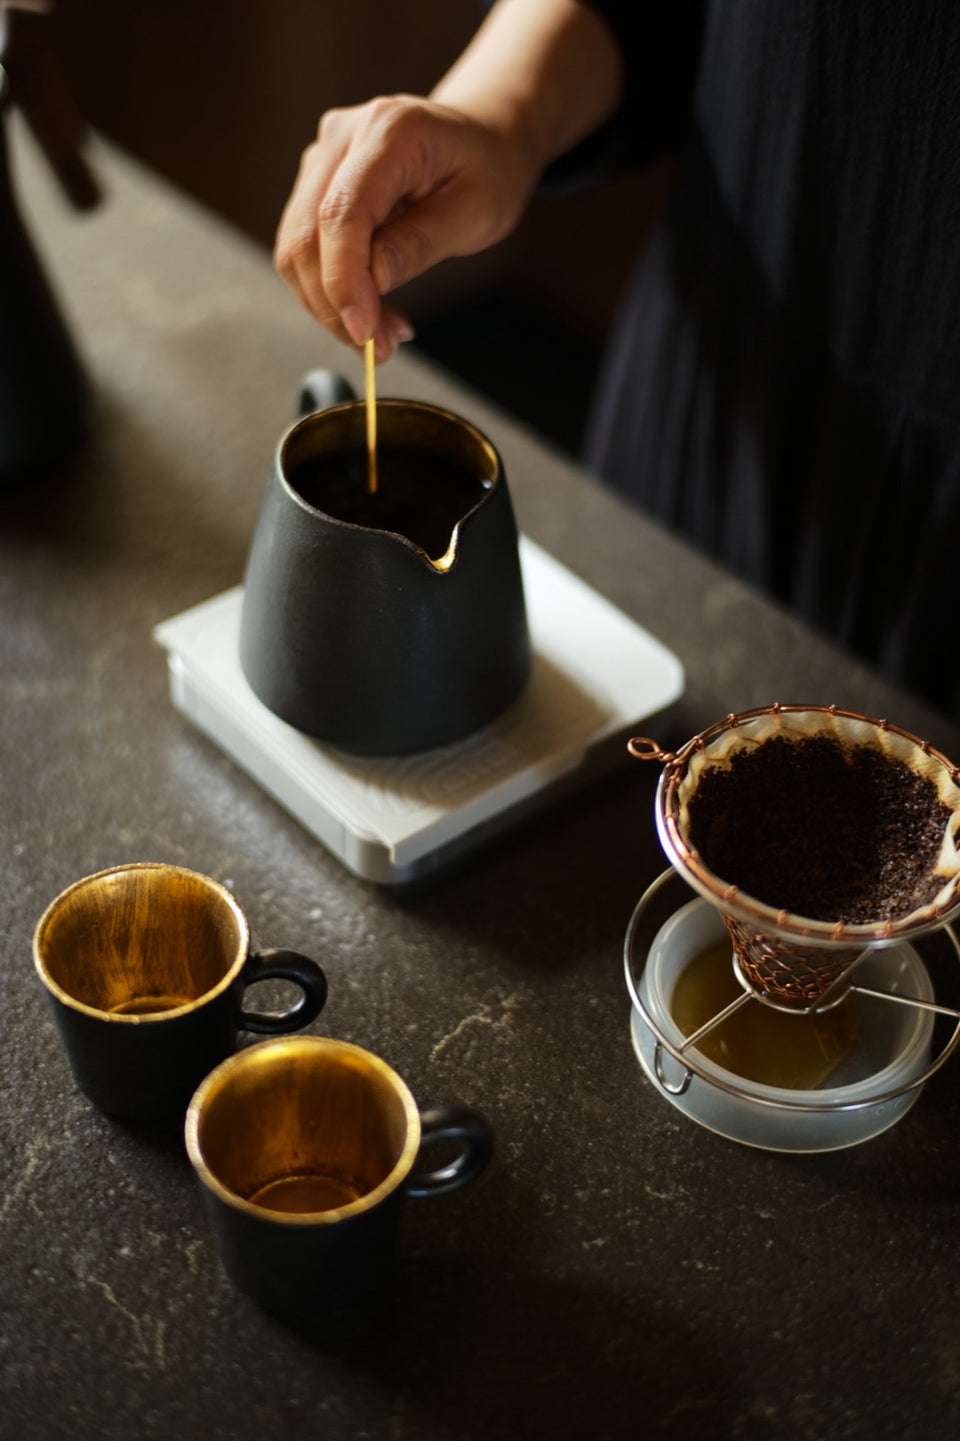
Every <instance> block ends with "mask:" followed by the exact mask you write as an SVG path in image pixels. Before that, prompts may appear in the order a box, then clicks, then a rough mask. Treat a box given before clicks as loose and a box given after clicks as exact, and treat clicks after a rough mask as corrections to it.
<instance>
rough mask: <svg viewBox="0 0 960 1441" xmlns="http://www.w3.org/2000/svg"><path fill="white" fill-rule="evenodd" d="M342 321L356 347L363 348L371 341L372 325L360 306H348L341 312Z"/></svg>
mask: <svg viewBox="0 0 960 1441" xmlns="http://www.w3.org/2000/svg"><path fill="white" fill-rule="evenodd" d="M340 320H341V322H342V324H343V328H344V330H345V331H346V332H347V334H348V335H349V337H350V339H351V340H352V341H353V343H354V345H360V346H362V345H363V344H364V342H365V341H367V340H369V339H370V325H369V323H368V321H367V320H366V319H365V317H364V314H363V312H362V310H361V309H360V307H359V305H348V306H347V307H346V309H345V310H342V311H341V312H340Z"/></svg>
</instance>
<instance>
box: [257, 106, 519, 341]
mask: <svg viewBox="0 0 960 1441" xmlns="http://www.w3.org/2000/svg"><path fill="white" fill-rule="evenodd" d="M536 179H537V165H536V163H535V160H534V158H533V157H532V156H528V155H526V154H525V153H524V148H523V146H522V144H521V143H520V142H519V141H518V139H517V138H516V137H515V136H513V137H511V136H510V135H509V134H507V133H506V132H505V131H503V130H500V129H498V128H497V127H495V126H494V125H492V124H489V123H484V122H482V121H481V120H478V119H476V118H473V117H471V116H470V115H468V114H466V113H464V112H463V111H461V110H458V109H455V108H453V107H451V106H447V105H441V104H438V103H436V102H434V101H431V100H426V99H422V98H420V97H418V96H413V95H395V96H390V97H382V98H380V99H376V100H371V101H369V102H367V103H366V104H364V105H356V106H351V107H350V108H348V109H337V110H329V111H327V113H326V114H325V115H324V116H323V118H322V120H321V122H320V126H319V130H318V134H317V139H316V141H314V143H313V144H312V145H310V146H308V148H307V149H306V150H305V151H304V154H303V157H302V160H301V163H300V169H299V172H298V174H297V178H296V181H295V183H294V187H293V190H292V192H291V195H290V198H289V200H288V202H287V205H286V208H285V209H284V212H283V215H282V217H281V220H280V226H279V229H278V231H277V239H276V245H275V250H274V260H275V264H276V267H277V269H278V270H279V272H280V274H281V275H282V276H283V277H284V279H285V280H286V281H287V282H288V284H289V285H290V286H291V288H292V289H293V290H294V292H295V293H296V295H297V296H298V297H299V298H300V300H301V301H302V303H303V304H304V305H305V306H306V308H307V309H308V310H309V311H310V312H311V313H312V314H313V315H315V316H316V318H317V319H318V320H319V321H320V322H321V324H322V325H324V326H325V327H326V328H327V330H329V331H330V333H331V334H332V335H334V336H336V337H337V339H339V340H343V341H347V342H348V343H351V344H353V345H354V346H360V345H362V344H363V342H364V341H365V340H367V339H368V338H369V337H370V336H373V338H374V342H375V352H376V358H377V360H378V361H380V362H382V361H384V360H386V359H388V358H389V356H390V355H392V354H393V352H394V350H395V349H396V347H397V345H398V344H399V343H400V342H401V341H404V340H409V339H411V338H412V335H413V331H412V329H411V327H410V324H409V322H408V320H407V319H406V317H405V316H403V315H402V314H401V313H400V312H399V311H398V310H396V309H395V308H394V307H392V306H389V305H384V304H382V303H381V299H380V297H381V296H382V295H386V294H387V293H388V292H389V291H391V290H394V289H395V288H396V287H397V286H398V285H402V284H403V283H404V282H406V281H408V280H412V279H413V278H414V277H415V276H417V275H421V274H422V273H423V272H424V271H425V270H427V269H429V267H430V266H432V265H435V264H436V263H437V262H438V261H440V260H444V259H446V258H448V257H450V256H454V255H471V254H473V253H475V252H476V251H478V250H482V249H484V248H485V247H486V246H488V245H492V244H494V243H495V242H496V241H497V240H500V239H502V238H503V237H504V236H505V235H506V234H508V232H509V231H510V230H511V229H512V228H513V226H514V225H515V224H516V223H517V221H518V220H519V218H520V215H521V213H522V211H523V208H524V206H525V205H526V203H527V201H528V199H529V197H530V194H531V193H532V191H533V188H534V186H535V184H536Z"/></svg>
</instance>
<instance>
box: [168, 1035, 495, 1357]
mask: <svg viewBox="0 0 960 1441" xmlns="http://www.w3.org/2000/svg"><path fill="white" fill-rule="evenodd" d="M438 1142H446V1143H447V1144H448V1145H451V1144H452V1145H453V1146H454V1155H453V1158H452V1159H450V1160H448V1161H446V1162H445V1163H444V1164H443V1165H442V1166H440V1167H438V1168H436V1169H434V1170H432V1171H418V1170H414V1165H415V1163H416V1161H417V1158H418V1155H419V1154H420V1152H421V1148H422V1147H425V1146H429V1145H433V1144H436V1143H438ZM186 1145H187V1152H188V1154H189V1157H190V1160H191V1162H192V1164H193V1167H194V1169H195V1171H196V1173H197V1175H198V1177H199V1179H200V1181H201V1183H202V1193H203V1198H204V1203H205V1207H206V1211H207V1215H208V1218H209V1220H210V1224H211V1226H212V1229H213V1234H214V1237H215V1240H216V1244H217V1249H218V1251H219V1254H220V1259H221V1261H222V1263H223V1267H224V1269H225V1271H226V1273H227V1275H228V1276H229V1277H230V1279H231V1280H232V1281H233V1283H234V1284H235V1285H236V1286H238V1287H239V1288H240V1289H241V1290H242V1291H244V1292H246V1293H247V1294H248V1295H249V1296H251V1297H252V1298H253V1299H254V1300H255V1301H257V1302H258V1303H259V1304H260V1305H261V1306H263V1307H264V1308H265V1309H266V1310H268V1311H271V1312H274V1313H276V1314H278V1315H280V1316H282V1317H285V1318H286V1319H288V1320H290V1321H293V1322H299V1323H307V1324H311V1325H313V1326H315V1327H320V1328H326V1329H327V1331H328V1333H329V1334H332V1335H336V1333H337V1328H338V1327H342V1328H344V1330H348V1331H353V1330H355V1329H357V1328H358V1327H361V1326H362V1325H363V1323H364V1320H365V1318H366V1317H367V1316H369V1315H376V1314H377V1312H378V1310H379V1307H380V1305H381V1303H382V1300H383V1297H384V1295H385V1293H386V1290H387V1286H386V1283H387V1281H388V1279H389V1273H390V1268H391V1262H392V1257H393V1252H394V1243H395V1238H396V1231H397V1225H398V1222H399V1220H400V1215H401V1211H402V1209H403V1204H404V1201H405V1200H406V1199H407V1198H419V1197H430V1196H439V1195H442V1194H444V1193H446V1192H448V1191H453V1190H457V1189H458V1188H459V1187H461V1186H464V1185H466V1184H467V1183H468V1182H469V1181H472V1180H473V1179H474V1178H475V1177H476V1176H478V1175H479V1174H480V1172H481V1171H482V1170H483V1168H484V1166H485V1165H486V1163H487V1161H488V1160H489V1157H490V1154H491V1151H492V1146H493V1141H492V1135H491V1132H490V1128H489V1126H488V1124H487V1122H486V1121H485V1120H484V1119H483V1117H482V1116H480V1115H478V1114H477V1112H475V1111H471V1110H468V1109H467V1108H466V1107H463V1106H442V1107H436V1108H434V1109H433V1110H427V1111H424V1112H423V1113H421V1112H420V1111H419V1109H418V1107H417V1104H416V1101H415V1100H414V1098H413V1096H412V1095H411V1093H410V1091H409V1089H408V1088H407V1086H406V1084H405V1083H404V1082H403V1081H402V1080H401V1078H400V1077H399V1076H398V1075H397V1073H396V1072H395V1071H394V1070H392V1068H391V1067H390V1066H388V1065H387V1063H386V1061H384V1060H382V1059H381V1058H380V1057H379V1056H375V1055H373V1054H372V1053H371V1052H369V1051H366V1050H363V1049H362V1048H361V1047H360V1046H355V1045H351V1044H350V1043H349V1042H347V1041H339V1040H331V1039H328V1038H326V1037H323V1036H291V1037H289V1038H287V1039H285V1040H276V1041H264V1042H261V1043H260V1044H258V1045H254V1046H248V1047H247V1048H246V1049H244V1050H242V1051H240V1052H238V1053H237V1054H236V1055H235V1056H231V1057H230V1058H229V1059H228V1060H226V1061H224V1062H223V1063H222V1064H221V1065H220V1066H218V1067H217V1069H216V1070H215V1071H213V1072H211V1074H210V1075H209V1076H207V1077H206V1079H205V1080H204V1081H203V1082H202V1084H201V1085H200V1087H199V1089H198V1091H197V1093H196V1095H195V1096H194V1098H193V1100H192V1101H191V1103H190V1107H189V1110H188V1111H187V1120H186Z"/></svg>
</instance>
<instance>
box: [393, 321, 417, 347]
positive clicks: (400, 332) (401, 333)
mask: <svg viewBox="0 0 960 1441" xmlns="http://www.w3.org/2000/svg"><path fill="white" fill-rule="evenodd" d="M390 334H391V335H392V336H393V339H394V340H395V341H396V343H397V344H398V345H403V344H405V343H406V342H407V341H408V340H416V338H417V332H416V331H415V330H414V328H413V326H412V325H411V324H410V322H409V320H406V319H400V320H395V321H394V323H393V325H392V326H391V327H390Z"/></svg>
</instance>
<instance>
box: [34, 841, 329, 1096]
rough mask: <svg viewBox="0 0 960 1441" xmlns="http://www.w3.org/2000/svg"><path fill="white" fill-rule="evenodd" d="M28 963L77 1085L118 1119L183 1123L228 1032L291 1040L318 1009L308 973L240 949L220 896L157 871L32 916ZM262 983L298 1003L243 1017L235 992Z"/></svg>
mask: <svg viewBox="0 0 960 1441" xmlns="http://www.w3.org/2000/svg"><path fill="white" fill-rule="evenodd" d="M33 958H34V965H35V966H36V969H37V973H38V975H39V977H40V980H41V981H42V982H43V984H44V986H45V987H46V990H47V994H48V996H49V999H50V1004H51V1006H52V1009H53V1017H54V1021H55V1022H56V1026H57V1030H58V1032H59V1035H60V1040H61V1042H62V1044H63V1047H64V1050H65V1052H66V1055H67V1059H68V1061H69V1063H70V1068H71V1071H72V1072H73V1076H74V1079H75V1081H76V1083H77V1085H78V1086H79V1087H80V1089H81V1090H82V1091H83V1092H84V1094H85V1095H86V1096H87V1097H89V1099H90V1100H91V1101H93V1103H94V1105H96V1106H98V1107H99V1108H100V1109H101V1110H102V1111H105V1112H106V1113H107V1114H108V1115H111V1116H118V1117H122V1118H125V1119H128V1120H177V1119H181V1118H182V1117H183V1114H184V1111H185V1110H186V1108H187V1104H188V1102H189V1100H190V1097H191V1096H192V1094H193V1092H194V1091H195V1090H196V1088H197V1086H198V1085H199V1084H200V1081H201V1080H202V1079H203V1077H204V1076H205V1075H206V1074H207V1072H208V1071H210V1070H212V1069H213V1067H214V1066H216V1065H217V1064H218V1062H220V1061H222V1060H223V1059H224V1057H225V1056H228V1055H230V1054H231V1052H232V1051H233V1050H234V1049H235V1047H236V1044H237V1039H238V1033H239V1031H240V1030H245V1031H253V1032H258V1033H260V1034H273V1035H276V1034H279V1033H286V1032H289V1031H294V1030H299V1029H301V1028H302V1027H303V1026H306V1025H309V1023H310V1022H311V1021H312V1020H314V1018H315V1017H316V1016H317V1015H319V1013H320V1011H321V1010H322V1009H323V1006H324V1003H325V1001H326V997H327V982H326V977H325V976H324V973H323V971H322V969H321V968H320V966H319V965H317V963H316V961H312V960H310V959H309V958H308V957H307V956H302V955H300V954H299V953H298V952H296V951H287V950H274V951H256V952H252V951H251V949H250V928H249V925H248V923H247V919H246V916H245V915H244V914H243V911H242V910H241V909H240V906H239V905H238V904H237V901H236V900H235V899H234V897H233V896H232V895H231V893H230V892H229V891H228V890H227V889H226V887H225V886H222V885H220V884H219V882H217V881H214V880H211V879H210V877H209V876H203V875H199V874H198V873H197V872H196V871H190V870H186V869H184V868H183V867H181V866H172V865H166V864H163V863H160V862H150V861H146V862H138V863H135V864H131V865H124V866H116V867H113V868H112V869H110V870H105V871H99V872H97V874H96V875H92V876H86V877H84V879H82V880H79V881H76V882H74V884H73V885H72V886H69V887H68V888H67V889H66V890H65V891H63V892H62V893H61V894H60V895H59V896H57V897H56V899H55V900H53V901H51V903H50V905H49V906H48V907H47V909H46V911H45V912H44V914H43V915H42V916H41V918H40V920H39V922H38V924H37V928H36V931H35V933H34V939H33ZM262 980H285V981H291V982H293V983H294V984H295V985H297V986H298V987H299V988H300V990H301V992H302V994H301V996H300V998H299V1000H297V1001H296V1002H295V1003H294V1005H293V1007H292V1008H291V1009H290V1010H288V1011H286V1012H283V1013H279V1014H260V1013H258V1012H255V1011H245V1010H244V1009H243V1008H242V1001H243V993H244V991H245V990H246V988H247V987H248V986H250V985H252V984H253V983H254V982H256V981H262Z"/></svg>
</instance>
